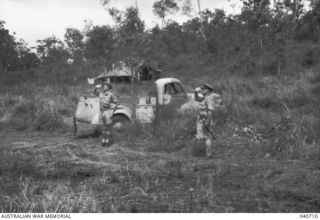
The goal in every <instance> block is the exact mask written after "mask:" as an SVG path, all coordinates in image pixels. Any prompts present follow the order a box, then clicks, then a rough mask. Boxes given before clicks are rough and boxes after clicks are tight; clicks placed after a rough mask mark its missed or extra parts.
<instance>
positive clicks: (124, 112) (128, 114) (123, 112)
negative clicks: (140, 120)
mask: <svg viewBox="0 0 320 220" xmlns="http://www.w3.org/2000/svg"><path fill="white" fill-rule="evenodd" d="M115 115H125V116H126V117H127V118H128V119H129V121H132V116H133V113H132V111H131V110H130V108H128V107H126V106H123V105H119V106H118V107H117V108H116V110H115V111H114V112H113V116H115Z"/></svg>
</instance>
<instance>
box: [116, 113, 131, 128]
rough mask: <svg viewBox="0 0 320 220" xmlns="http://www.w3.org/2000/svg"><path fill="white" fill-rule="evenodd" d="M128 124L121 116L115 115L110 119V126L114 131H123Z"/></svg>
mask: <svg viewBox="0 0 320 220" xmlns="http://www.w3.org/2000/svg"><path fill="white" fill-rule="evenodd" d="M129 122H130V120H129V118H128V117H127V116H125V115H123V114H117V115H115V116H113V117H112V124H113V128H114V129H115V130H119V131H120V130H123V129H124V128H125V127H126V125H128V124H129Z"/></svg>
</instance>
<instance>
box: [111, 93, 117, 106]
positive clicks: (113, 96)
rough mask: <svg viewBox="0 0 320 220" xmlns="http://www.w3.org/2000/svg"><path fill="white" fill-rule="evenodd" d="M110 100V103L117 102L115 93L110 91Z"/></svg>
mask: <svg viewBox="0 0 320 220" xmlns="http://www.w3.org/2000/svg"><path fill="white" fill-rule="evenodd" d="M111 101H112V103H114V104H116V103H117V102H118V99H117V96H116V95H115V94H113V93H112V95H111Z"/></svg>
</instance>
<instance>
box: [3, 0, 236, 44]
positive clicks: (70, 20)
mask: <svg viewBox="0 0 320 220" xmlns="http://www.w3.org/2000/svg"><path fill="white" fill-rule="evenodd" d="M154 2H155V0H111V1H110V3H109V5H110V6H111V7H116V8H118V9H121V10H124V9H125V8H127V7H129V6H132V5H135V4H137V5H138V7H139V10H140V16H141V18H142V19H143V20H144V21H145V24H146V27H147V28H148V27H149V28H150V27H153V26H154V25H156V24H159V23H160V20H159V19H158V18H157V17H156V16H155V15H154V14H153V12H152V5H153V3H154ZM191 2H192V4H193V9H194V10H195V11H197V10H198V8H197V7H198V6H197V0H191ZM200 2H201V8H202V9H204V8H208V9H215V8H219V9H225V10H226V11H227V13H233V12H238V11H239V9H240V0H201V1H200ZM231 5H234V7H231ZM171 18H172V19H174V20H176V21H178V22H183V21H184V20H186V19H187V17H185V16H182V15H175V16H174V17H171ZM0 20H4V21H5V22H6V24H5V27H6V28H7V29H9V30H10V32H11V34H13V33H15V37H16V39H23V40H25V41H26V42H27V43H28V46H30V47H32V46H35V45H36V41H37V40H39V39H44V38H46V37H49V36H52V35H54V36H56V37H58V38H59V39H61V40H63V38H64V37H63V36H64V33H65V30H66V28H68V27H73V28H78V29H80V30H82V29H83V27H84V21H85V20H90V21H92V22H93V24H94V25H106V24H109V25H112V24H113V22H112V19H111V17H110V16H109V14H108V13H107V10H106V9H105V8H104V7H103V6H102V5H101V3H100V0H0Z"/></svg>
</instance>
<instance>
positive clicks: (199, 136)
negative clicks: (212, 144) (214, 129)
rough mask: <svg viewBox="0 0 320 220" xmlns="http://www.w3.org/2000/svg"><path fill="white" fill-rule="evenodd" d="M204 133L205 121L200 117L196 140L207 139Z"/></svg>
mask: <svg viewBox="0 0 320 220" xmlns="http://www.w3.org/2000/svg"><path fill="white" fill-rule="evenodd" d="M204 132H205V131H204V120H203V119H202V118H201V117H200V116H199V115H198V116H197V134H196V140H203V139H204V138H205V133H204Z"/></svg>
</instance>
